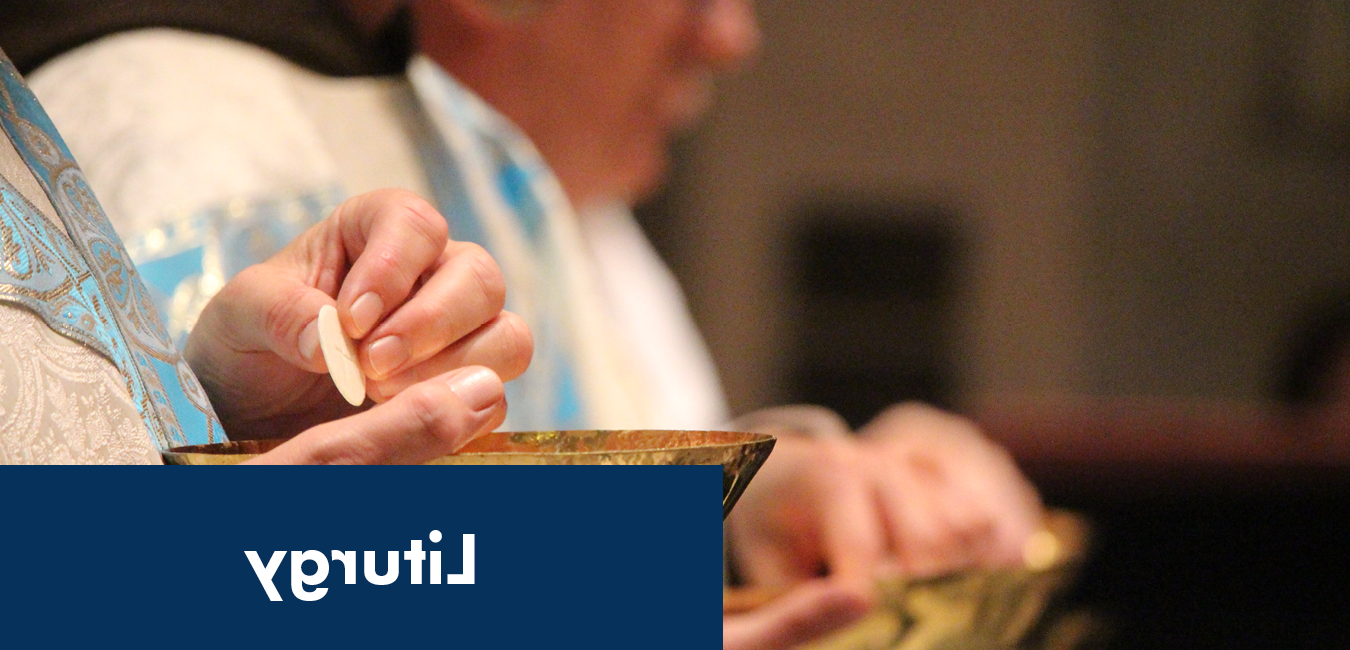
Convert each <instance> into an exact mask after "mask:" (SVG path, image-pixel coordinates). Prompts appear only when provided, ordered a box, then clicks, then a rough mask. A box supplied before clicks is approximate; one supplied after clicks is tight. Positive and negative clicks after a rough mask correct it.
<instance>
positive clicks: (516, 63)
mask: <svg viewBox="0 0 1350 650" xmlns="http://www.w3.org/2000/svg"><path fill="white" fill-rule="evenodd" d="M429 1H432V2H434V1H436V0H429ZM439 1H440V2H453V1H455V0H439ZM428 13H429V15H432V16H434V14H435V12H428ZM418 19H419V22H420V21H422V20H423V19H424V16H422V15H419V16H418ZM419 29H421V27H419ZM422 33H423V32H419V34H422ZM459 36H460V37H464V36H465V35H464V34H460V35H459ZM480 36H481V41H482V42H481V43H479V45H481V51H480V52H479V53H478V54H479V55H469V56H459V55H456V54H455V53H454V52H448V51H447V52H446V56H445V57H437V56H436V54H435V50H434V49H433V48H431V47H428V46H427V45H426V43H424V44H423V46H424V49H426V50H427V52H428V53H429V54H431V55H432V57H433V58H436V59H437V60H438V61H439V62H440V63H441V64H442V65H443V66H445V67H446V68H447V69H448V70H450V71H451V73H452V74H455V75H456V76H457V77H458V78H459V79H460V80H461V81H463V82H464V83H466V84H468V85H469V87H471V88H473V89H474V90H475V91H476V92H478V93H479V94H480V95H482V96H483V97H484V99H486V100H487V101H488V102H489V103H491V104H493V105H494V106H495V107H496V108H497V109H498V110H500V111H501V112H503V113H504V114H506V115H507V116H508V117H510V118H511V119H512V120H513V121H515V122H516V123H517V124H518V125H520V126H521V128H522V129H524V130H525V132H526V133H527V134H528V135H529V136H530V138H531V139H532V140H533V141H534V143H535V145H536V146H537V147H538V148H539V150H540V152H541V153H542V154H543V155H544V157H545V159H547V160H548V162H549V164H550V166H552V167H553V169H554V171H555V172H556V173H557V174H558V177H559V179H560V180H561V181H562V183H563V187H564V188H565V189H566V190H567V192H568V194H569V196H570V197H571V199H572V200H573V201H574V202H575V203H577V204H580V205H584V204H586V203H590V202H593V201H597V200H604V199H612V198H621V199H630V200H631V199H635V198H638V197H639V196H641V195H642V194H643V193H645V192H648V191H650V190H651V189H653V188H654V187H655V186H656V185H657V184H658V183H659V181H660V178H661V176H662V172H663V171H664V169H665V167H666V145H667V142H668V140H669V139H670V137H671V135H672V134H674V133H675V132H677V131H679V130H680V129H683V128H686V127H688V126H689V125H690V124H691V123H693V121H694V120H695V119H696V118H697V117H698V116H699V115H700V114H701V113H702V112H703V111H704V110H705V109H706V108H707V106H708V104H709V101H710V99H711V85H710V84H711V79H712V77H713V76H714V75H715V74H716V73H718V72H722V71H725V70H727V69H730V68H732V67H734V66H736V64H738V63H740V62H741V61H742V60H743V59H745V58H746V57H747V56H748V55H749V54H750V53H751V52H753V50H754V49H755V47H756V45H757V42H758V32H757V28H756V26H755V21H754V15H753V10H752V8H751V6H750V0H543V1H542V2H541V5H540V7H539V9H538V10H537V12H535V13H533V14H531V15H529V16H527V17H524V18H517V19H514V20H507V19H501V20H497V21H488V23H487V24H486V27H485V28H484V30H483V31H482V32H481V34H480ZM448 38H453V35H451V36H449V37H448ZM422 40H424V41H425V40H426V39H422ZM461 54H462V53H461Z"/></svg>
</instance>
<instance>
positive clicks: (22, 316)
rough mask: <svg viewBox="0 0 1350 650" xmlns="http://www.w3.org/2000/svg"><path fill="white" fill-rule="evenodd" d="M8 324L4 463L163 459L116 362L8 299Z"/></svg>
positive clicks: (3, 319)
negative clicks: (53, 328) (55, 328)
mask: <svg viewBox="0 0 1350 650" xmlns="http://www.w3.org/2000/svg"><path fill="white" fill-rule="evenodd" d="M0 331H2V332H4V336H3V339H4V342H3V344H0V463H3V464H6V465H8V464H25V465H34V464H41V465H50V464H59V465H71V464H76V465H93V464H118V465H156V464H159V463H160V457H159V452H158V451H157V450H156V449H155V444H154V441H152V440H151V438H150V436H149V435H147V432H146V428H145V424H144V423H143V422H141V414H140V413H139V412H138V411H137V410H136V405H135V404H133V403H132V402H131V397H130V396H129V395H128V394H127V392H126V381H125V380H124V379H123V378H122V373H120V372H118V371H117V368H116V367H114V366H113V365H112V363H110V362H109V361H108V360H107V359H105V358H104V357H102V356H99V355H98V354H93V353H91V352H90V349H89V348H88V347H86V346H84V345H82V344H80V343H77V342H75V341H73V340H71V339H69V338H66V337H64V336H62V335H60V334H57V333H56V332H54V331H52V329H51V328H50V327H48V326H47V324H46V323H45V322H43V320H42V319H41V318H39V317H38V316H37V314H35V313H33V312H31V311H28V310H26V309H17V308H12V307H9V306H7V305H3V304H0Z"/></svg>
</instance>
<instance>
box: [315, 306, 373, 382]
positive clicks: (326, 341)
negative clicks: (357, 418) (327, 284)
mask: <svg viewBox="0 0 1350 650" xmlns="http://www.w3.org/2000/svg"><path fill="white" fill-rule="evenodd" d="M319 349H321V350H323V360H324V362H325V363H327V364H328V374H329V375H330V376H332V378H333V383H334V384H337V389H338V392H339V393H342V397H344V398H346V400H347V401H348V402H351V404H352V406H360V405H361V403H362V402H364V401H366V376H365V374H364V373H362V372H361V364H359V363H357V361H356V346H354V345H352V340H351V339H349V338H347V333H346V332H343V331H342V324H341V323H339V322H338V315H337V309H335V308H334V307H333V306H332V305H324V306H322V307H320V308H319Z"/></svg>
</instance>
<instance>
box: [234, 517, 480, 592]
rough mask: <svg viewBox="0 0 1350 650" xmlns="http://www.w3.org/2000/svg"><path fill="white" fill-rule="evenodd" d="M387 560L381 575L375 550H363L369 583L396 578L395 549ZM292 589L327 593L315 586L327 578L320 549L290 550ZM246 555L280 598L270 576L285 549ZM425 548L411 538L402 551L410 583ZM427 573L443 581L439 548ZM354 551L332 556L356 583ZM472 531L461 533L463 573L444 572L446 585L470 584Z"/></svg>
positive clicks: (434, 538) (436, 536)
mask: <svg viewBox="0 0 1350 650" xmlns="http://www.w3.org/2000/svg"><path fill="white" fill-rule="evenodd" d="M428 538H429V539H430V540H431V543H432V544H436V543H438V542H440V541H441V531H439V530H433V531H431V534H430V535H428ZM388 553H389V562H388V565H387V568H386V569H385V572H384V574H383V575H381V574H380V573H377V568H376V566H375V551H366V552H365V562H364V565H365V566H364V569H365V571H364V572H363V573H364V574H365V577H366V582H369V583H370V584H372V585H388V584H392V583H393V582H394V581H395V580H398V574H399V565H400V564H401V563H400V562H399V559H398V551H389V552H388ZM290 554H291V593H292V594H295V597H296V598H299V599H300V600H306V601H314V600H318V599H320V598H323V597H324V596H325V595H327V594H328V588H327V587H315V586H316V585H320V584H323V581H324V580H327V579H328V560H329V558H328V557H327V556H325V555H324V554H323V552H322V551H313V550H311V551H291V552H290ZM244 555H245V556H247V557H248V563H249V564H250V565H252V566H253V572H254V573H255V574H257V576H258V582H260V583H262V587H263V590H264V591H266V592H267V598H268V600H281V594H280V593H277V588H276V585H274V584H273V583H272V578H273V576H275V575H276V573H277V569H280V568H281V562H282V561H283V560H284V559H286V551H276V552H274V553H272V557H271V558H270V559H269V560H267V564H266V565H264V564H263V562H262V558H260V557H258V552H257V551H244ZM427 555H428V553H427V551H423V550H422V540H420V539H414V540H411V543H410V544H409V547H408V550H406V551H403V559H405V560H407V561H408V565H409V566H408V579H409V584H414V585H420V584H422V561H423V560H426V559H428V558H427ZM430 555H431V557H430V559H431V562H430V565H431V567H430V571H429V573H430V576H429V580H428V582H429V583H430V584H433V585H439V584H441V583H442V579H441V576H442V574H441V552H440V551H431V552H430ZM356 557H357V556H356V551H333V553H332V560H333V561H334V562H341V563H342V569H343V582H344V583H346V584H349V585H354V584H356ZM305 562H313V563H314V564H315V566H316V568H315V570H314V572H313V573H305V571H304V563H305ZM473 565H474V553H473V535H472V534H466V535H464V569H463V573H447V574H444V576H445V578H444V583H445V584H447V585H471V584H473ZM306 586H310V587H315V588H314V589H312V590H308V591H307V590H306V589H305V587H306Z"/></svg>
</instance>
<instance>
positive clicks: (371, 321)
mask: <svg viewBox="0 0 1350 650" xmlns="http://www.w3.org/2000/svg"><path fill="white" fill-rule="evenodd" d="M383 315H384V300H381V299H380V296H379V294H377V293H375V292H374V291H370V292H367V293H365V294H362V296H361V297H360V298H357V299H356V302H354V303H352V322H353V323H355V324H356V329H357V330H358V332H357V334H356V336H357V337H358V338H359V337H362V336H365V335H366V332H369V331H370V329H371V328H372V327H375V323H376V322H378V321H379V320H380V316H383Z"/></svg>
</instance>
